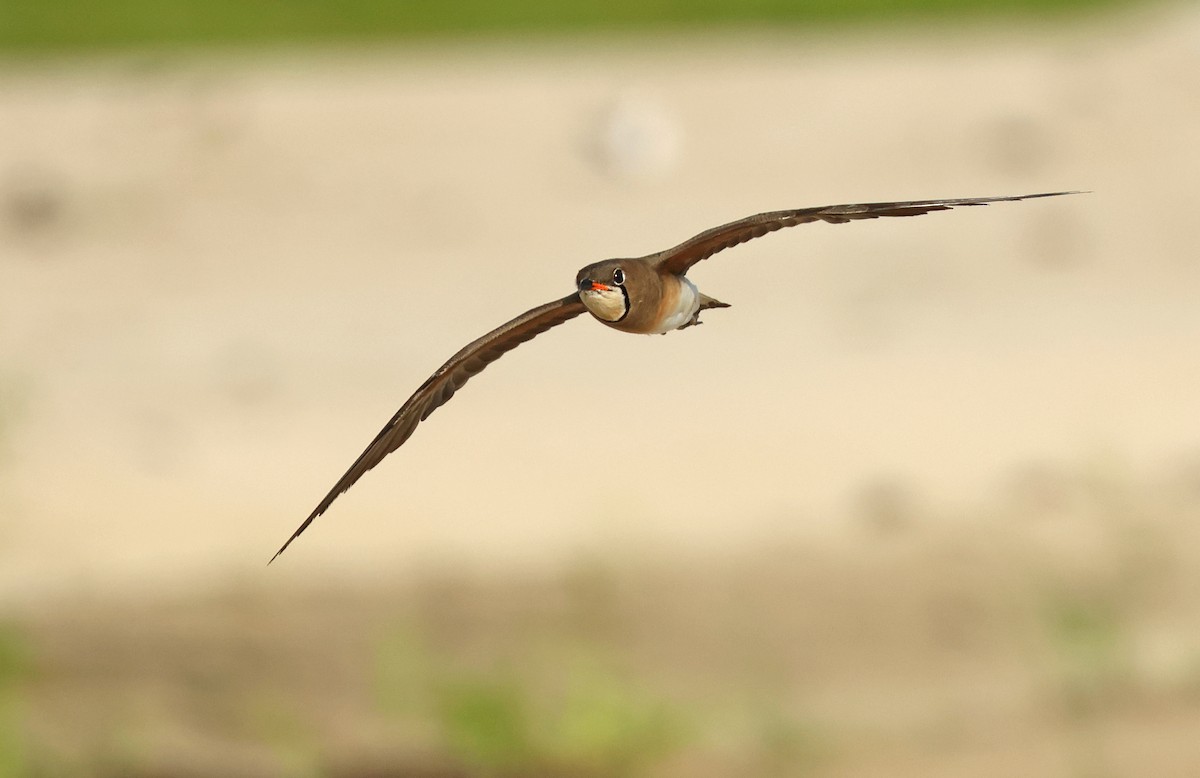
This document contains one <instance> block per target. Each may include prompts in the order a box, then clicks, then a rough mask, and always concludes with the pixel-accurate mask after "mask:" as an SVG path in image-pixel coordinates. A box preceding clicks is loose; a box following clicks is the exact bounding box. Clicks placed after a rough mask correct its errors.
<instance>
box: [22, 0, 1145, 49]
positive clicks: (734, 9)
mask: <svg viewBox="0 0 1200 778" xmlns="http://www.w3.org/2000/svg"><path fill="white" fill-rule="evenodd" d="M1129 2H1130V0H995V2H992V3H964V2H961V1H960V0H577V2H570V3H561V2H555V1H554V0H508V1H507V2H493V1H492V0H457V2H450V3H445V2H436V1H435V0H405V2H391V1H390V0H344V1H343V2H333V0H291V1H290V2H286V3H284V2H278V0H109V2H105V3H92V2H88V1H87V0H4V2H0V51H3V52H8V53H14V52H26V53H36V52H42V51H56V50H72V49H94V48H121V47H128V46H144V45H171V44H213V43H215V44H259V43H305V42H309V43H312V42H333V41H344V42H348V41H405V40H420V39H425V38H431V37H455V36H479V35H519V34H530V33H533V34H539V33H580V32H593V31H595V32H612V31H641V30H662V29H668V28H676V29H679V28H683V29H703V28H706V27H707V28H711V27H716V26H728V25H740V26H748V27H766V26H770V27H772V28H778V27H781V26H783V27H790V28H804V27H808V26H813V25H825V24H830V23H859V22H876V21H887V20H898V19H963V18H980V17H984V18H993V17H1005V16H1009V17H1011V16H1021V17H1046V16H1055V15H1064V14H1073V13H1078V12H1086V11H1093V10H1098V9H1102V8H1109V7H1113V6H1117V5H1128V4H1129Z"/></svg>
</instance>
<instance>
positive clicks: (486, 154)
mask: <svg viewBox="0 0 1200 778" xmlns="http://www.w3.org/2000/svg"><path fill="white" fill-rule="evenodd" d="M1198 138H1200V13H1197V12H1196V10H1195V9H1194V8H1192V9H1175V10H1169V11H1163V12H1160V13H1156V14H1154V15H1149V16H1144V17H1143V16H1139V17H1135V18H1118V19H1108V20H1098V21H1095V22H1090V23H1088V24H1086V25H1078V26H1071V27H1060V28H1052V29H1037V30H1027V29H1021V28H1012V29H1001V30H969V31H965V32H964V31H954V30H949V29H947V30H941V31H938V30H935V31H924V32H922V31H916V30H909V31H902V32H895V31H891V32H884V31H867V32H865V33H853V34H851V33H845V34H839V35H837V36H834V37H829V38H824V37H823V38H816V37H811V38H810V37H804V36H800V37H793V36H770V35H758V36H749V35H741V36H733V37H732V38H724V37H720V36H715V35H714V36H712V37H709V38H691V39H680V40H671V41H662V40H657V39H654V40H650V39H646V40H629V41H625V42H621V43H608V44H606V43H601V42H595V41H588V42H581V43H579V44H567V43H562V44H529V45H519V46H518V45H501V44H492V45H487V46H477V47H466V46H463V47H461V48H455V47H451V48H449V49H446V48H437V49H432V48H430V49H423V48H420V47H415V48H412V49H397V50H373V51H365V52H332V51H331V52H320V53H312V52H303V53H302V52H277V53H275V54H272V55H264V56H262V57H249V56H241V55H238V56H232V55H230V56H223V55H220V54H216V53H214V54H206V55H195V56H167V55H164V54H161V53H146V54H144V55H138V56H129V57H123V58H118V59H110V60H101V61H86V62H77V63H56V64H40V65H39V64H27V65H14V64H9V65H6V66H5V67H4V69H3V70H0V273H2V279H3V282H2V283H0V388H2V394H0V400H2V401H3V405H2V408H3V415H2V416H0V435H2V437H0V447H2V448H0V450H2V459H0V516H2V519H0V600H3V602H5V603H7V604H9V605H14V606H16V605H21V604H25V605H28V604H31V603H36V602H37V601H38V599H39V598H40V597H42V596H44V595H46V594H48V593H53V592H58V593H64V592H66V593H69V592H78V591H95V590H98V589H100V590H104V589H117V590H134V591H143V592H144V591H156V592H157V591H165V590H171V589H190V588H192V587H195V586H198V585H205V584H208V583H212V582H222V581H223V582H228V581H229V580H232V579H239V578H245V579H250V580H257V579H260V578H262V577H263V576H269V580H272V581H276V582H278V581H290V580H293V579H301V578H302V579H305V580H315V579H322V580H334V579H342V578H351V579H361V578H367V579H370V578H373V577H377V576H380V575H387V576H389V577H390V576H396V575H400V576H402V577H403V576H406V575H419V574H423V573H424V572H428V571H430V570H437V569H443V568H446V567H451V568H463V567H480V566H483V567H490V568H500V569H508V570H519V569H541V568H546V567H550V568H553V567H554V566H555V565H559V564H562V563H564V562H565V561H569V560H571V559H575V558H577V557H579V556H593V555H599V556H606V555H612V554H636V555H639V556H644V557H653V556H655V555H657V554H668V555H669V554H673V553H675V552H676V551H680V552H684V551H686V552H698V553H708V552H712V551H714V550H720V549H736V548H739V547H745V546H755V545H761V544H763V543H771V542H774V541H775V540H777V539H780V538H794V537H797V536H799V537H814V536H816V537H828V538H831V539H836V538H839V537H842V536H843V535H844V534H845V532H846V526H847V522H848V521H850V520H852V519H855V518H856V517H861V516H862V515H875V514H879V513H882V514H884V515H892V514H895V513H897V512H898V513H900V514H903V515H908V514H910V513H911V514H913V515H918V516H933V517H938V520H939V521H945V522H950V523H952V522H953V521H954V520H955V518H954V517H956V516H959V515H962V514H964V513H966V512H970V511H972V510H975V509H978V508H980V507H981V506H988V505H992V504H994V503H996V502H997V501H1003V500H1004V499H1007V498H1008V496H1011V494H1012V493H1013V490H1016V491H1017V492H1020V490H1022V489H1028V488H1035V487H1036V485H1037V484H1044V483H1050V484H1053V483H1055V478H1056V474H1057V473H1060V472H1062V471H1064V470H1070V471H1075V470H1079V469H1083V470H1088V471H1096V472H1102V473H1107V474H1111V475H1115V476H1116V477H1117V478H1118V479H1122V478H1131V479H1135V480H1139V481H1147V482H1157V481H1158V479H1163V480H1165V481H1169V480H1171V479H1176V478H1185V479H1186V478H1187V477H1189V476H1188V475H1187V474H1188V473H1189V472H1190V473H1192V474H1193V475H1194V473H1195V467H1196V461H1197V456H1198V452H1200V413H1198V412H1197V411H1198V410H1200V399H1198V398H1200V362H1198V361H1197V358H1196V355H1197V347H1198V346H1200V305H1197V300H1198V299H1200V237H1198V236H1200V232H1197V230H1196V229H1195V214H1196V206H1197V204H1198V200H1197V195H1196V181H1197V180H1200V154H1197V153H1196V149H1195V146H1196V141H1197V139H1198ZM1059 189H1086V190H1091V191H1092V193H1091V194H1087V195H1081V196H1077V197H1072V198H1063V199H1057V200H1053V201H1038V202H1030V203H1021V204H1012V205H1003V206H997V207H992V208H987V209H976V210H971V211H966V212H953V213H944V214H935V215H931V216H927V217H922V218H920V219H913V220H895V221H888V222H886V223H881V222H873V223H868V224H856V225H850V226H840V227H831V226H827V225H813V226H807V227H802V228H798V229H796V230H790V231H786V232H784V233H780V234H778V235H774V236H771V237H769V238H766V239H763V240H761V241H757V242H754V243H753V244H751V245H747V246H745V247H742V248H739V249H737V250H736V251H731V252H729V253H727V254H723V255H721V256H720V257H719V258H717V259H714V260H713V261H711V262H707V263H705V264H704V265H703V266H700V267H697V268H696V269H695V270H694V271H693V273H692V277H693V278H694V279H695V280H696V282H697V283H698V284H699V285H700V287H701V288H702V289H704V290H706V291H708V292H710V293H711V294H713V295H715V296H717V297H719V298H721V299H723V300H726V301H728V302H731V303H732V304H733V306H734V307H733V308H731V309H729V310H727V311H716V312H713V313H712V314H711V315H709V316H707V319H706V323H705V326H703V327H701V328H698V329H693V330H688V331H686V332H681V333H674V334H671V335H670V336H668V337H630V336H625V335H622V334H619V333H615V332H612V331H609V330H607V329H605V328H603V327H600V326H597V325H596V324H595V323H594V322H591V321H588V320H583V319H581V320H578V321H573V322H571V323H569V324H568V325H565V326H564V327H562V328H561V329H560V330H556V331H554V332H552V333H550V334H547V335H545V336H543V338H541V339H539V340H538V341H536V342H535V343H533V344H530V345H528V346H525V347H523V348H522V349H520V350H519V351H517V352H514V353H513V354H511V355H509V356H507V357H505V359H504V360H503V361H502V362H500V363H498V364H497V365H495V366H493V367H492V368H491V369H489V371H488V372H487V374H486V375H485V376H481V377H480V378H477V379H476V380H475V382H473V383H472V384H471V386H470V387H469V388H468V389H466V390H464V391H463V392H462V393H460V395H459V396H457V397H456V398H455V399H454V401H453V403H452V404H451V405H449V406H447V407H446V408H444V409H442V410H441V411H439V412H438V413H437V414H436V415H435V416H434V417H433V418H432V419H431V420H430V421H429V422H428V423H427V424H426V425H425V426H423V427H422V428H421V429H420V430H419V432H418V433H417V434H416V436H415V437H414V438H413V439H412V440H411V441H410V443H409V445H408V446H406V447H405V448H404V449H403V450H402V451H400V452H398V453H397V454H396V455H393V457H392V458H390V459H389V460H388V461H387V462H386V463H385V464H384V465H383V466H382V467H381V468H379V469H377V470H376V471H374V472H372V473H371V474H370V475H369V476H368V477H367V478H365V479H364V480H363V481H362V482H361V483H360V484H359V485H358V486H357V487H355V488H354V489H353V490H352V491H351V492H350V493H349V494H348V495H346V496H345V497H343V498H342V499H341V500H340V501H339V502H338V503H337V504H336V505H335V506H334V508H333V510H332V511H331V513H330V514H328V515H327V516H326V517H325V518H324V519H322V520H321V521H319V522H318V523H317V524H316V525H315V526H314V527H313V528H312V530H311V531H310V534H308V535H306V536H305V537H304V538H303V539H302V540H301V542H299V543H297V544H296V545H295V546H293V548H292V549H291V550H290V551H289V552H288V554H287V555H286V556H285V557H284V558H283V560H282V561H281V563H279V564H277V565H274V566H272V567H271V568H270V569H269V570H266V569H265V568H264V562H265V561H266V560H267V558H268V557H269V556H270V554H271V553H272V552H273V551H274V549H275V548H276V547H277V546H278V545H279V543H280V542H281V541H282V540H283V539H284V538H285V537H286V536H287V535H288V533H290V532H291V530H292V529H293V528H294V527H295V526H296V524H298V523H299V521H300V519H302V518H303V517H304V516H305V515H306V514H307V512H308V511H309V510H310V509H311V507H312V505H313V504H315V502H316V501H317V500H318V499H319V498H320V497H321V496H322V495H323V494H324V492H325V490H326V489H327V487H328V486H329V485H330V484H332V482H333V481H334V480H335V479H336V477H337V476H338V475H339V474H340V473H341V472H342V471H343V470H344V468H345V467H346V466H347V465H348V464H349V462H350V461H351V460H352V459H353V458H354V457H355V456H356V455H357V454H358V452H359V451H360V450H361V449H362V447H363V446H364V445H365V444H366V443H367V442H368V441H369V440H370V439H371V437H372V436H373V435H374V434H375V432H376V431H377V430H378V429H379V427H381V426H382V425H383V423H384V422H385V421H386V420H387V418H388V417H389V416H390V415H391V413H392V412H393V411H394V410H395V408H396V407H398V406H399V404H400V403H401V402H402V401H403V399H404V398H405V397H407V396H408V394H409V392H410V391H411V390H412V389H414V388H415V387H416V386H417V385H418V384H419V383H420V382H421V381H422V380H424V378H425V377H426V376H427V375H428V374H429V373H430V372H431V371H432V370H433V369H434V368H435V367H437V365H439V364H440V363H441V362H442V360H443V359H445V358H446V357H448V356H449V355H450V354H451V353H453V352H454V351H455V350H457V349H458V348H459V347H460V346H461V345H463V344H464V343H466V342H467V341H469V340H470V339H472V338H474V337H476V336H477V335H479V334H481V333H483V332H485V331H487V330H488V329H490V328H491V327H493V326H495V325H497V324H499V323H500V322H502V321H504V320H506V319H507V318H509V317H510V316H512V315H515V314H516V313H518V312H520V311H522V310H525V309H526V308H529V307H532V306H533V305H536V304H538V303H540V302H543V301H545V300H548V299H552V298H554V297H557V296H560V295H562V294H563V293H564V290H568V289H569V288H570V286H571V283H572V280H573V277H574V273H575V270H576V269H577V268H578V267H581V266H582V265H584V264H586V263H588V262H591V261H594V260H596V259H599V258H603V257H606V256H621V255H640V254H643V253H647V252H650V251H653V250H657V249H660V248H663V247H665V246H668V245H672V244H674V243H676V242H678V241H680V240H682V239H684V238H686V237H688V236H689V235H691V234H693V233H694V232H697V231H699V230H701V229H703V228H705V227H708V226H711V225H713V224H716V223H720V222H722V221H727V220H730V219H733V218H737V217H740V216H743V215H745V214H748V213H753V212H756V211H762V210H773V209H779V208H785V207H800V206H807V205H816V204H822V203H831V202H853V201H862V200H887V199H911V198H927V197H947V196H967V195H997V194H1014V193H1025V192H1031V191H1045V190H1059ZM1029 484H1034V485H1035V487H1030V486H1029ZM329 577H332V578H329Z"/></svg>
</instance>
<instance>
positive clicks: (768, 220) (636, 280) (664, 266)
mask: <svg viewBox="0 0 1200 778" xmlns="http://www.w3.org/2000/svg"><path fill="white" fill-rule="evenodd" d="M1067 194H1076V192H1044V193H1041V194H1030V195H1019V196H1014V197H966V198H960V199H953V200H915V201H912V202H904V203H866V204H862V205H826V206H821V207H817V208H801V209H799V210H795V211H772V212H770V213H760V214H757V215H755V216H747V217H746V218H744V219H739V220H737V221H735V222H730V223H729V224H724V225H722V226H720V227H713V228H712V229H711V230H705V231H704V232H702V233H700V234H699V235H697V236H695V237H694V238H690V239H688V240H686V241H684V242H683V243H680V244H679V245H678V246H676V247H674V248H670V249H667V250H666V251H660V252H658V253H656V254H650V255H647V256H645V257H639V258H637V259H606V260H604V261H602V262H596V263H594V264H591V265H588V266H587V267H585V268H583V269H582V270H580V271H579V272H578V273H577V274H576V276H575V287H576V291H574V292H572V293H571V294H569V295H567V296H566V297H564V298H562V299H561V300H555V301H553V302H549V303H546V304H545V305H539V306H538V307H537V308H533V309H532V310H529V311H526V312H525V313H523V314H521V315H520V316H518V317H517V318H515V319H513V320H512V321H510V322H508V323H506V324H502V325H500V326H499V327H497V328H496V329H494V330H492V331H491V332H489V333H488V334H486V335H484V336H483V337H481V338H479V339H478V340H474V341H472V342H470V343H468V344H467V345H466V346H464V347H463V348H462V350H460V351H459V352H458V353H457V354H455V355H454V356H452V357H450V359H449V360H448V361H447V362H446V364H444V365H442V366H441V367H439V368H438V369H437V371H436V372H435V373H434V374H433V375H431V376H430V377H429V379H428V380H426V381H425V383H423V384H421V386H420V388H418V389H417V391H416V392H414V393H413V395H412V397H409V398H408V400H407V401H405V403H404V405H402V406H401V407H400V410H398V411H396V415H395V416H393V417H392V419H391V421H389V422H388V423H387V426H385V427H384V428H383V429H382V430H381V431H380V432H379V434H378V435H376V436H375V439H374V440H372V441H371V444H370V445H369V446H367V448H366V450H365V451H363V452H362V454H360V455H359V457H358V459H356V460H354V464H353V465H351V466H350V469H349V470H347V471H346V474H345V475H343V476H342V477H341V478H339V479H338V482H337V483H336V484H334V485H333V488H332V489H330V490H329V494H327V495H325V498H324V499H323V500H321V502H320V503H319V504H318V505H317V507H316V508H314V509H313V512H312V513H310V514H309V516H308V518H307V519H305V520H304V522H303V523H302V524H301V525H300V526H299V527H298V528H297V529H296V531H295V532H293V533H292V536H291V537H290V538H288V539H287V542H286V543H284V544H283V546H282V547H281V548H280V549H279V550H278V551H276V552H275V556H273V557H271V561H272V562H273V561H275V559H276V557H278V556H279V555H280V554H282V553H283V552H284V549H286V548H287V547H288V546H289V545H291V542H292V541H293V540H295V539H296V538H297V537H299V536H300V533H302V532H304V530H305V529H307V528H308V525H309V524H311V523H312V522H313V519H315V518H317V517H318V516H320V515H321V514H322V513H324V512H325V511H326V510H328V509H329V506H330V505H332V504H333V501H334V500H336V499H337V498H338V495H340V494H342V492H344V491H346V490H347V489H349V488H350V487H351V486H353V485H354V483H355V482H356V481H357V480H358V479H359V478H361V477H362V475H363V473H365V472H367V471H368V470H370V469H371V468H373V467H375V465H377V464H379V463H380V462H381V461H382V460H383V458H384V457H386V456H387V455H388V454H390V453H391V452H393V451H395V450H396V449H398V448H399V447H400V446H401V445H403V444H404V441H406V440H408V438H409V436H410V435H412V433H413V430H414V429H416V427H417V425H418V424H419V423H421V422H422V421H424V420H425V419H427V418H429V414H431V413H433V412H434V411H435V410H437V409H438V408H439V407H440V406H442V405H443V404H445V402H446V401H447V400H449V399H450V398H451V397H453V396H454V393H455V392H456V391H458V390H459V389H460V388H462V386H463V384H465V383H466V382H467V381H468V380H469V379H470V378H471V376H473V375H475V374H476V373H478V372H480V371H481V370H483V369H484V368H485V367H487V366H488V365H489V364H491V363H492V362H494V361H496V360H497V359H499V358H500V357H501V356H503V355H504V354H505V353H507V352H509V351H511V350H512V349H514V348H516V347H517V346H519V345H521V344H522V343H524V342H525V341H527V340H529V339H531V338H533V337H535V336H537V335H540V334H541V333H543V332H545V331H546V330H548V329H550V328H551V327H555V326H557V325H559V324H562V323H563V322H565V321H567V320H568V319H573V318H575V317H576V316H578V315H579V314H581V313H583V312H584V311H587V312H588V313H590V314H592V316H593V317H595V318H596V319H598V320H599V321H600V322H601V323H602V324H606V325H608V326H609V327H612V328H614V329H618V330H621V331H623V332H635V333H641V334H647V335H649V334H655V333H667V332H670V331H671V330H681V329H685V328H687V327H690V326H692V325H693V324H699V323H700V312H701V311H704V310H707V309H709V308H728V307H729V306H728V305H726V304H725V303H723V302H721V301H719V300H716V299H714V298H712V297H709V296H708V295H706V294H704V293H703V292H701V291H700V290H698V289H697V288H696V285H695V284H693V283H692V282H691V281H690V280H689V279H688V278H687V271H688V270H689V269H690V268H691V267H692V265H694V264H696V263H697V262H699V261H700V260H702V259H707V258H708V257H711V256H712V255H713V254H716V253H717V252H718V251H723V250H725V249H727V248H730V247H732V246H736V245H738V244H739V243H745V242H746V241H748V240H752V239H753V238H759V237H762V236H763V235H766V234H767V233H768V232H774V231H775V230H778V229H782V228H784V227H794V226H796V225H797V224H807V223H808V222H816V221H823V222H829V223H830V224H844V223H846V222H849V221H856V220H859V219H875V218H878V217H880V216H919V215H921V214H924V213H929V212H931V211H946V210H949V209H951V208H957V207H959V206H968V205H986V204H988V203H998V202H1011V201H1015V200H1030V199H1033V198H1038V197H1058V196H1060V195H1067Z"/></svg>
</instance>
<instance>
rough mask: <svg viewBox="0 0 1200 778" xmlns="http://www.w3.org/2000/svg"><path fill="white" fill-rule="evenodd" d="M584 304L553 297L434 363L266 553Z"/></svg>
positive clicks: (580, 310)
mask: <svg viewBox="0 0 1200 778" xmlns="http://www.w3.org/2000/svg"><path fill="white" fill-rule="evenodd" d="M584 310H585V308H584V307H583V303H582V302H580V300H579V296H578V295H576V294H571V295H568V296H567V297H564V298H562V299H561V300H555V301H554V302H551V303H546V304H545V305H540V306H538V307H537V308H534V309H532V310H529V311H526V312H525V313H523V314H521V315H520V316H518V317H517V318H515V319H513V320H512V321H510V322H508V323H507V324H502V325H501V326H499V327H497V328H496V329H494V330H492V331H491V332H489V333H488V334H486V335H484V336H483V337H482V338H479V339H478V340H475V341H472V342H471V343H469V344H467V345H466V346H465V347H463V349H462V350H461V351H459V352H458V353H457V354H455V355H454V356H452V357H450V359H449V360H447V362H446V364H444V365H442V366H441V367H439V368H438V369H437V372H435V373H434V374H433V375H431V376H430V377H429V379H428V380H427V381H425V383H423V384H421V387H420V388H419V389H417V391H416V392H414V393H413V396H412V397H409V398H408V400H407V401H406V402H405V403H404V405H402V406H401V407H400V410H398V411H396V415H395V416H393V417H392V420H391V421H389V422H388V423H387V426H386V427H384V428H383V429H382V430H381V431H380V432H379V434H378V435H376V436H375V439H374V440H372V441H371V445H369V446H367V448H366V450H365V451H363V452H362V454H360V455H359V457H358V459H356V460H354V464H353V465H351V466H350V469H349V470H347V471H346V474H345V475H343V476H342V477H341V478H340V479H338V482H337V483H336V484H334V485H333V488H332V489H330V490H329V494H327V495H325V499H323V500H321V502H320V504H319V505H317V507H316V508H315V509H313V512H312V513H310V514H309V516H308V518H307V519H305V520H304V523H303V524H301V525H300V526H299V527H298V528H297V529H296V531H295V532H293V533H292V536H291V537H290V538H288V539H287V542H286V543H284V544H283V546H282V547H281V548H280V549H279V550H278V551H276V552H275V556H273V557H271V561H272V562H274V561H275V558H276V557H278V556H279V555H280V554H282V553H283V551H284V549H286V548H287V547H288V546H289V545H291V543H292V541H293V540H295V539H296V538H298V537H300V533H302V532H304V530H305V529H307V528H308V525H309V524H312V522H313V519H315V518H317V517H318V516H320V515H321V514H322V513H324V512H325V511H326V510H327V509H328V508H329V506H330V505H332V504H333V501H334V500H336V499H337V498H338V496H339V495H341V494H342V492H344V491H346V490H347V489H349V488H350V487H351V486H353V485H354V482H355V481H357V480H358V479H359V478H361V477H362V475H363V473H365V472H367V471H368V470H370V469H371V468H372V467H375V465H377V464H379V463H380V462H381V461H382V460H383V458H384V457H386V456H387V455H388V454H390V453H392V452H393V451H395V450H396V449H398V448H400V446H401V445H403V444H404V441H406V440H408V438H409V436H410V435H412V433H413V430H414V429H416V427H417V425H418V424H419V423H421V422H422V421H424V420H425V419H427V418H429V414H431V413H433V412H434V411H435V410H437V409H438V408H439V407H440V406H442V405H443V404H445V403H446V401H447V400H449V399H450V398H451V397H453V396H454V393H455V392H456V391H458V390H459V389H460V388H462V386H463V384H465V383H466V382H467V381H468V380H470V378H471V376H473V375H475V374H476V373H478V372H480V371H481V370H483V369H484V368H485V367H487V366H488V365H490V364H491V363H492V362H495V361H496V360H497V359H499V358H500V357H501V356H503V355H504V354H505V353H507V352H509V351H512V350H513V349H514V348H516V347H517V346H519V345H521V344H522V343H524V342H525V341H527V340H529V339H531V338H533V337H535V336H537V335H540V334H541V333H543V332H545V331H546V330H548V329H550V328H551V327H554V326H556V325H559V324H562V323H563V322H565V321H567V320H569V319H573V318H575V317H576V316H578V315H579V314H581V313H583V312H584Z"/></svg>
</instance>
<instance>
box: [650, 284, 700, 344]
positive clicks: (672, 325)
mask: <svg viewBox="0 0 1200 778" xmlns="http://www.w3.org/2000/svg"><path fill="white" fill-rule="evenodd" d="M679 281H680V284H679V298H678V300H676V302H675V307H674V308H673V309H672V310H670V311H667V312H666V314H665V315H664V316H663V318H662V321H661V322H659V325H658V328H657V329H655V330H654V331H653V334H662V333H664V332H670V331H671V330H677V329H679V328H680V327H682V326H683V325H685V324H687V323H688V322H689V321H691V320H692V317H693V316H695V315H696V311H698V310H700V292H699V290H697V289H696V285H695V284H693V283H692V282H691V281H689V280H688V279H686V278H680V279H679Z"/></svg>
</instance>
